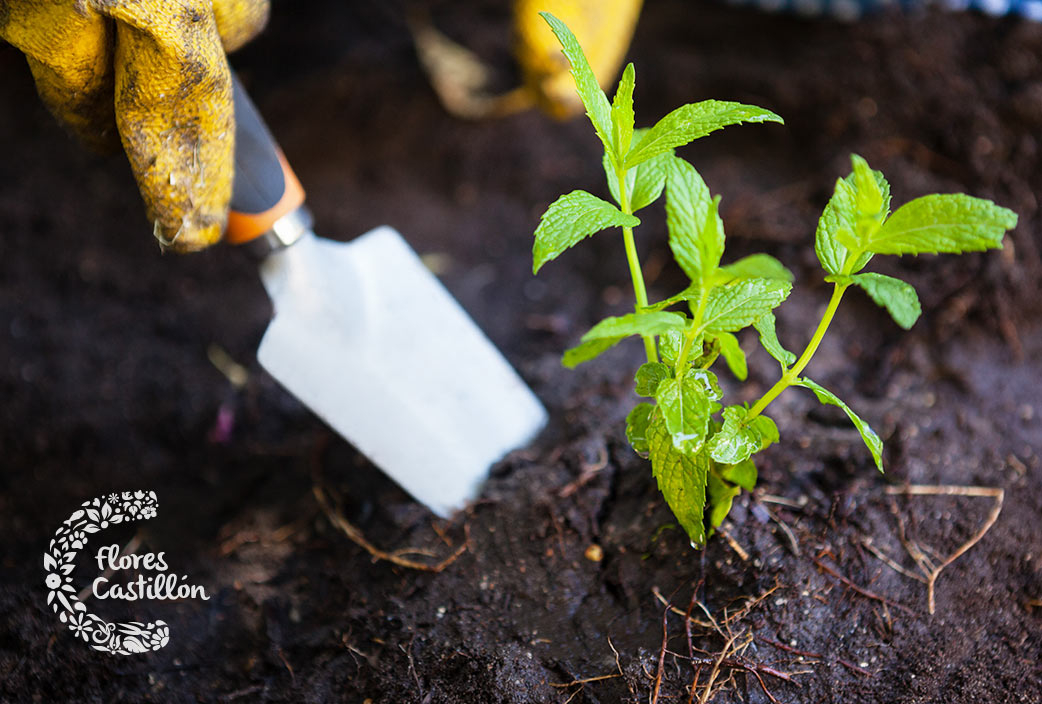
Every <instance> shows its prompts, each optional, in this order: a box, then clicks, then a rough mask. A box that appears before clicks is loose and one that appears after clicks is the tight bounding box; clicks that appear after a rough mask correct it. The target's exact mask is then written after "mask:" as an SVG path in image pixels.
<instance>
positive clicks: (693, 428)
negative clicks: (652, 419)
mask: <svg viewBox="0 0 1042 704" xmlns="http://www.w3.org/2000/svg"><path fill="white" fill-rule="evenodd" d="M692 371H694V370H692ZM655 401H657V402H658V407H659V410H660V411H661V413H662V419H663V421H664V423H665V426H666V431H667V432H668V433H669V435H670V437H671V438H672V441H673V446H674V447H675V448H676V449H677V450H678V451H679V452H681V453H683V454H685V455H690V454H693V453H696V452H698V450H699V449H701V447H702V443H703V441H705V438H706V434H707V433H708V432H709V417H710V415H711V414H712V403H711V401H710V400H709V398H708V397H707V396H706V393H705V388H704V386H703V385H702V383H701V381H700V380H697V379H694V378H692V377H691V376H690V375H687V374H685V375H684V377H683V378H682V379H680V380H678V379H675V378H673V377H670V378H668V379H664V380H662V382H660V383H659V385H658V388H657V389H656V390H655Z"/></svg>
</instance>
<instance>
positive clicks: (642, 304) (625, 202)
mask: <svg viewBox="0 0 1042 704" xmlns="http://www.w3.org/2000/svg"><path fill="white" fill-rule="evenodd" d="M615 177H616V178H617V179H618V182H619V205H620V206H622V212H624V213H626V214H627V215H633V211H632V209H631V208H630V194H629V191H628V190H627V189H626V170H625V169H621V168H616V169H615ZM622 241H623V242H624V243H625V245H626V261H627V262H629V265H630V278H631V279H633V295H634V297H635V298H636V300H637V312H640V311H641V310H643V309H644V308H647V306H648V291H647V289H646V288H645V287H644V273H643V272H642V271H641V270H640V258H639V257H638V256H637V244H636V242H634V241H633V228H632V227H624V228H622ZM643 338H644V352H645V353H646V354H647V356H648V361H649V362H657V361H658V352H657V351H656V349H655V339H654V338H653V337H651V336H649V335H644V336H643Z"/></svg>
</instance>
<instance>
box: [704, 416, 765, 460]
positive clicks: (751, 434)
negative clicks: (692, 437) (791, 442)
mask: <svg viewBox="0 0 1042 704" xmlns="http://www.w3.org/2000/svg"><path fill="white" fill-rule="evenodd" d="M745 412H746V409H745V408H743V407H742V406H728V407H727V408H725V409H724V424H723V427H721V428H720V430H718V431H717V433H716V435H714V436H713V437H712V439H711V440H710V441H709V443H708V444H707V447H708V448H709V456H710V457H712V458H713V459H714V460H716V461H717V462H720V463H722V464H738V463H739V462H742V461H744V460H747V459H749V457H751V456H752V455H754V454H756V453H757V452H759V451H760V450H762V449H764V448H765V447H767V446H768V445H770V444H771V443H773V442H778V437H779V436H778V426H776V425H775V424H774V421H773V420H771V419H770V418H768V417H767V416H765V415H762V414H761V415H758V416H756V417H755V418H753V419H752V420H751V421H748V422H745Z"/></svg>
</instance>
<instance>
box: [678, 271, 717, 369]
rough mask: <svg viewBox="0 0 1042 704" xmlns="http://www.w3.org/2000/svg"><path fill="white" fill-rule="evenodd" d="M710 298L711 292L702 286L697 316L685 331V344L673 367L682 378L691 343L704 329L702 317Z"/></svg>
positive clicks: (696, 311)
mask: <svg viewBox="0 0 1042 704" xmlns="http://www.w3.org/2000/svg"><path fill="white" fill-rule="evenodd" d="M708 300H709V292H708V291H707V290H706V287H705V286H702V293H701V295H700V296H699V297H698V307H697V308H696V309H695V317H694V318H693V319H692V321H691V325H690V326H689V327H688V329H687V330H686V331H685V332H684V345H683V347H681V348H680V354H679V355H678V356H677V365H676V366H675V367H674V368H673V375H674V376H675V377H676V378H677V379H680V378H681V377H682V376H683V375H684V371H685V368H686V367H687V358H688V355H689V354H691V345H692V344H694V341H695V337H697V336H698V333H699V332H701V330H702V318H704V317H705V313H706V302H707V301H708Z"/></svg>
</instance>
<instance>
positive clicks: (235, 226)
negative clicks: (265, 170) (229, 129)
mask: <svg viewBox="0 0 1042 704" xmlns="http://www.w3.org/2000/svg"><path fill="white" fill-rule="evenodd" d="M275 153H276V154H277V155H278V157H279V165H280V166H281V167H282V177H283V182H284V183H285V190H284V191H283V193H282V198H280V199H279V202H278V203H276V204H275V205H274V206H272V207H271V208H269V209H267V210H265V211H264V212H263V213H240V212H238V211H235V210H231V211H229V212H228V227H227V229H226V230H225V233H224V237H225V240H226V241H227V242H229V243H230V244H244V243H246V242H249V241H250V240H254V239H256V238H258V237H260V236H261V235H263V234H264V233H265V232H267V231H268V230H270V229H271V227H272V225H274V224H275V223H276V222H277V221H278V220H279V218H281V217H282V216H283V215H287V214H289V213H292V212H293V211H294V210H296V209H297V208H299V207H300V206H302V205H304V188H303V186H301V185H300V181H299V180H298V179H297V175H296V174H295V173H293V169H291V168H290V166H289V162H288V161H286V156H285V155H284V154H283V153H282V150H281V149H278V148H277V147H276V149H275Z"/></svg>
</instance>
